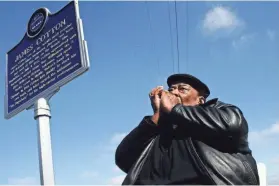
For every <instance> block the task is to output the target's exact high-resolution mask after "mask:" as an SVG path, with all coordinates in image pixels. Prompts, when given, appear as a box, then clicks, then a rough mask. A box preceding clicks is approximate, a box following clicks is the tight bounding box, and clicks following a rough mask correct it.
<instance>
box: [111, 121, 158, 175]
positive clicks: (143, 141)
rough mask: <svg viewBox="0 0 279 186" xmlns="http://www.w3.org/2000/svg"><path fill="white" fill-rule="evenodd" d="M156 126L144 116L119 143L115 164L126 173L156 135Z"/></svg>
mask: <svg viewBox="0 0 279 186" xmlns="http://www.w3.org/2000/svg"><path fill="white" fill-rule="evenodd" d="M157 131H158V128H157V126H156V125H155V124H154V123H153V122H152V120H151V117H150V116H146V117H144V118H143V120H142V121H141V122H140V124H139V125H138V126H137V127H136V128H135V129H133V130H132V131H131V132H130V133H129V134H128V135H127V136H126V137H125V138H124V139H123V140H122V142H121V143H120V144H119V146H118V147H117V149H116V153H115V163H116V165H117V166H118V167H119V168H120V169H121V170H122V171H124V172H125V173H128V171H129V169H130V168H131V167H132V165H133V164H134V162H135V161H136V160H137V159H138V157H139V156H140V155H141V153H142V151H143V150H144V149H145V147H146V146H147V145H148V144H149V142H150V141H151V140H152V139H153V137H154V136H156V134H157Z"/></svg>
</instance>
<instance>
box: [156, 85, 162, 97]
mask: <svg viewBox="0 0 279 186" xmlns="http://www.w3.org/2000/svg"><path fill="white" fill-rule="evenodd" d="M163 88H164V87H163V86H158V87H157V88H156V90H155V92H154V95H155V96H158V95H159V94H160V93H161V92H162V90H163Z"/></svg>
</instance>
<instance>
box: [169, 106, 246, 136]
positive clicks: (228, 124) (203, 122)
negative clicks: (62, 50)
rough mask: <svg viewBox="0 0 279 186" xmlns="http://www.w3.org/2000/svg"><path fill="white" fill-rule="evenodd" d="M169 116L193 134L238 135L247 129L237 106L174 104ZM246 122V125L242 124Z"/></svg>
mask: <svg viewBox="0 0 279 186" xmlns="http://www.w3.org/2000/svg"><path fill="white" fill-rule="evenodd" d="M169 116H170V118H169V119H171V120H173V121H174V122H175V123H176V124H177V125H180V126H182V127H184V128H186V130H188V131H190V132H191V133H192V134H194V135H197V136H199V135H209V136H212V135H214V136H216V135H218V136H223V137H230V138H232V137H233V136H236V135H237V136H238V135H239V133H240V132H245V131H243V129H245V130H248V129H247V123H246V120H245V118H244V116H243V114H242V112H241V111H240V109H239V108H237V107H236V106H233V105H225V106H222V107H220V108H217V107H209V106H183V105H181V104H178V105H176V106H175V107H174V108H173V109H172V111H171V112H170V115H169ZM244 124H246V125H244Z"/></svg>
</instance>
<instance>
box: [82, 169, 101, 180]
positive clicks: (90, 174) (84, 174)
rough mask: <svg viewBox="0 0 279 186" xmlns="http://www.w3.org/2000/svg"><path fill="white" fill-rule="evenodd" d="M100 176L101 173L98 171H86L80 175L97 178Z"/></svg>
mask: <svg viewBox="0 0 279 186" xmlns="http://www.w3.org/2000/svg"><path fill="white" fill-rule="evenodd" d="M98 176H99V173H98V172H96V171H84V172H83V173H81V175H80V177H81V178H90V179H91V178H96V177H98Z"/></svg>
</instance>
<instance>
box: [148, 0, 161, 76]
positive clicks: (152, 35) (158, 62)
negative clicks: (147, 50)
mask: <svg viewBox="0 0 279 186" xmlns="http://www.w3.org/2000/svg"><path fill="white" fill-rule="evenodd" d="M145 5H146V9H147V14H148V21H149V28H150V32H151V37H152V44H153V51H154V53H156V50H155V48H156V46H155V41H154V34H153V29H152V25H151V16H150V11H149V7H148V4H147V1H145ZM156 59H157V68H158V77H159V78H160V61H159V58H158V55H156Z"/></svg>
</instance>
